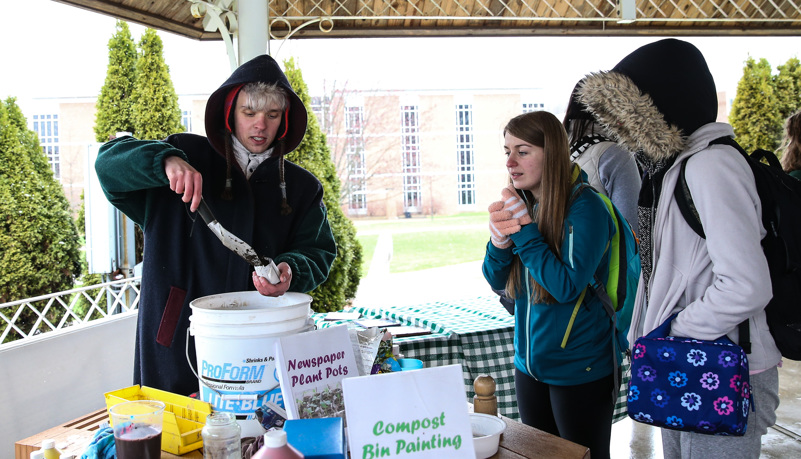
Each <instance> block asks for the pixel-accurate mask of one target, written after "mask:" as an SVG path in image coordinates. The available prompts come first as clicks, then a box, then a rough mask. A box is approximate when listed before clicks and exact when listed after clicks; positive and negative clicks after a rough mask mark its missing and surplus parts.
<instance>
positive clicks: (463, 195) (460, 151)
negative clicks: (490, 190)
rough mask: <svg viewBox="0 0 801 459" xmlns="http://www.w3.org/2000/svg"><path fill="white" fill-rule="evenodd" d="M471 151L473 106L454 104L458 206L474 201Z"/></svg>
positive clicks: (474, 190) (474, 189) (473, 174)
mask: <svg viewBox="0 0 801 459" xmlns="http://www.w3.org/2000/svg"><path fill="white" fill-rule="evenodd" d="M473 155H474V152H473V106H472V105H467V104H460V105H456V167H457V173H458V175H457V177H456V183H457V191H458V202H459V205H460V206H468V205H472V204H475V202H476V175H475V160H474V157H473Z"/></svg>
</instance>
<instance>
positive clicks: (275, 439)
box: [251, 430, 303, 459]
mask: <svg viewBox="0 0 801 459" xmlns="http://www.w3.org/2000/svg"><path fill="white" fill-rule="evenodd" d="M251 458H252V459H298V458H303V453H301V452H300V451H298V450H297V449H295V448H293V447H292V445H290V444H288V443H287V440H286V432H284V431H283V430H271V431H269V432H267V433H265V434H264V446H262V447H261V448H260V449H259V450H258V451H256V454H254V455H253V456H251Z"/></svg>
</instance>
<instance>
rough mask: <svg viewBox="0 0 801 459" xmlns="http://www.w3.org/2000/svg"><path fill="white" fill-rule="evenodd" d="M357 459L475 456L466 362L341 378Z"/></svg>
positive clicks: (352, 452) (349, 442) (352, 448)
mask: <svg viewBox="0 0 801 459" xmlns="http://www.w3.org/2000/svg"><path fill="white" fill-rule="evenodd" d="M342 387H343V390H344V394H345V407H346V413H347V415H346V421H347V426H348V444H349V445H350V457H351V458H353V459H375V458H379V457H401V458H443V457H447V458H470V459H474V458H475V457H476V456H475V451H474V449H473V433H472V429H471V427H470V415H469V414H468V405H467V395H466V394H465V390H464V381H463V379H462V367H461V365H447V366H442V367H433V368H426V369H422V370H414V371H401V372H395V373H385V374H378V375H370V376H359V377H356V378H348V379H346V380H344V381H342Z"/></svg>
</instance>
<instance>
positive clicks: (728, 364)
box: [627, 314, 753, 436]
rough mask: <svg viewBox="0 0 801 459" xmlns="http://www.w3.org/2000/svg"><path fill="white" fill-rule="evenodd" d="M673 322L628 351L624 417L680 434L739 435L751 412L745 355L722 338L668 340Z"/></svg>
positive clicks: (672, 317) (636, 343)
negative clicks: (626, 408)
mask: <svg viewBox="0 0 801 459" xmlns="http://www.w3.org/2000/svg"><path fill="white" fill-rule="evenodd" d="M675 317H676V315H675V314H674V315H673V316H671V317H670V318H669V319H668V320H666V321H665V322H664V323H663V324H662V325H660V326H659V327H657V328H656V329H655V330H654V331H652V332H651V333H649V334H648V335H646V336H643V337H641V338H639V339H637V341H635V343H634V346H633V347H632V349H631V353H632V358H631V380H630V381H629V394H628V399H627V401H628V412H629V417H630V418H632V419H634V420H635V421H637V422H641V423H645V424H650V425H653V426H657V427H664V428H666V429H672V430H680V431H684V432H696V433H702V434H709V435H736V436H742V435H744V434H745V429H746V422H747V420H748V411H749V410H750V409H753V400H752V399H751V386H750V383H749V378H748V360H747V357H746V354H745V352H744V351H743V349H742V348H741V347H740V346H738V345H736V344H734V343H733V342H732V341H731V340H730V339H729V338H727V337H726V336H722V337H720V338H718V339H717V340H715V341H704V340H697V339H690V338H677V337H673V336H668V332H669V331H670V323H671V322H672V321H673V319H674V318H675Z"/></svg>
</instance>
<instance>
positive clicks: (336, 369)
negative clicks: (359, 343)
mask: <svg viewBox="0 0 801 459" xmlns="http://www.w3.org/2000/svg"><path fill="white" fill-rule="evenodd" d="M275 357H276V363H275V369H276V373H277V374H278V381H280V383H281V393H282V394H283V396H284V407H285V408H286V412H287V416H288V417H287V419H306V418H323V417H335V416H339V417H342V414H343V413H342V404H343V400H342V398H343V395H342V383H341V381H342V380H343V379H345V378H349V377H354V376H359V369H358V366H357V365H356V357H355V355H354V354H353V347H352V345H351V342H350V337H349V335H348V328H347V327H346V326H344V325H340V326H337V327H329V328H321V329H320V330H315V331H310V332H306V333H298V334H295V335H289V336H282V337H281V338H279V339H278V340H277V341H276V343H275Z"/></svg>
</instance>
